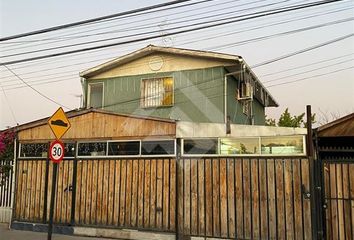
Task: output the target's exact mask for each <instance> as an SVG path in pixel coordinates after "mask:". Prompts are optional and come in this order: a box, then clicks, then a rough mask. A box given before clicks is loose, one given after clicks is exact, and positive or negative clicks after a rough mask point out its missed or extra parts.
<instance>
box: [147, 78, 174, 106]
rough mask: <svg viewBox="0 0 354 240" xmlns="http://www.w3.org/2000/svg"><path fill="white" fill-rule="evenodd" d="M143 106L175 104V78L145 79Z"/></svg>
mask: <svg viewBox="0 0 354 240" xmlns="http://www.w3.org/2000/svg"><path fill="white" fill-rule="evenodd" d="M141 84H142V87H141V107H144V108H146V107H159V106H171V105H172V104H173V78H172V77H162V78H152V79H143V80H142V82H141Z"/></svg>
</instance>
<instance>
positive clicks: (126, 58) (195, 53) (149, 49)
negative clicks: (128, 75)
mask: <svg viewBox="0 0 354 240" xmlns="http://www.w3.org/2000/svg"><path fill="white" fill-rule="evenodd" d="M151 53H172V54H178V55H185V56H191V57H200V58H209V59H219V60H230V61H238V60H240V59H242V57H240V56H237V55H232V54H225V53H217V52H210V51H200V50H191V49H183V48H174V47H160V46H154V45H148V46H146V47H144V48H142V49H139V50H137V51H134V52H131V53H129V54H126V55H123V56H121V57H118V58H115V59H113V60H111V61H108V62H105V63H102V64H100V65H98V66H95V67H92V68H89V69H87V70H85V71H82V72H80V76H81V77H84V78H87V77H91V76H94V75H97V74H99V73H102V72H105V71H108V70H110V69H112V68H115V67H118V66H120V65H123V64H125V63H128V62H131V61H133V60H135V59H138V58H141V57H144V56H147V55H149V54H151Z"/></svg>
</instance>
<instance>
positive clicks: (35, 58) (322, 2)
mask: <svg viewBox="0 0 354 240" xmlns="http://www.w3.org/2000/svg"><path fill="white" fill-rule="evenodd" d="M337 1H343V0H331V1H319V2H316V3H313V4H309V5H306V6H304V5H301V6H298V5H297V6H294V7H292V8H286V9H281V10H276V11H273V12H267V13H262V14H259V15H256V16H252V17H246V18H242V19H237V20H233V21H228V22H222V23H215V24H211V25H207V26H202V27H196V28H192V29H186V30H181V31H177V32H173V33H166V34H161V35H158V36H149V37H145V38H140V39H132V40H127V41H123V42H117V43H111V44H105V45H100V46H94V47H88V48H83V49H76V50H71V51H67V52H59V53H53V54H49V55H42V56H37V57H32V58H26V59H20V60H14V61H8V62H4V63H3V64H6V65H11V64H16V63H20V62H26V61H33V60H38V59H43V58H50V57H56V56H62V55H68V54H73V53H78V52H84V51H91V50H96V49H102V48H107V47H112V46H118V45H124V44H128V43H134V42H140V41H144V40H151V39H156V38H160V37H162V36H163V37H166V36H172V35H176V34H181V33H186V32H192V31H198V30H201V29H205V28H211V27H217V26H222V25H225V24H230V23H233V22H239V21H245V20H249V19H253V18H259V17H264V16H269V15H273V14H279V13H284V12H289V11H295V10H299V9H303V8H308V7H314V6H319V5H323V4H328V3H333V2H337ZM42 50H43V49H42Z"/></svg>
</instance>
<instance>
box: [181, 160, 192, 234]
mask: <svg viewBox="0 0 354 240" xmlns="http://www.w3.org/2000/svg"><path fill="white" fill-rule="evenodd" d="M183 171H184V205H183V206H184V219H183V221H184V234H185V235H187V236H188V235H190V234H191V172H190V171H191V160H190V159H184V167H183Z"/></svg>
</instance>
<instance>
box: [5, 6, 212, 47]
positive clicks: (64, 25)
mask: <svg viewBox="0 0 354 240" xmlns="http://www.w3.org/2000/svg"><path fill="white" fill-rule="evenodd" d="M189 1H191V0H175V1H169V2H167V3H161V4H156V5H151V6H148V7H143V8H138V9H133V10H130V11H125V12H120V13H116V14H111V15H106V16H102V17H98V18H92V19H87V20H83V21H78V22H74V23H69V24H63V25H58V26H55V27H50V28H44V29H40V30H37V31H32V32H27V33H21V34H17V35H12V36H8V37H3V38H0V42H4V41H8V40H12V39H18V38H23V37H28V36H33V35H38V34H43V33H48V32H52V31H57V30H61V29H67V28H72V27H76V26H81V25H84V24H88V23H94V22H98V21H101V20H106V19H110V18H114V17H120V16H126V15H129V14H133V13H139V12H144V11H148V10H151V9H155V8H162V7H166V6H171V5H175V4H179V3H183V2H189ZM204 1H213V0H204ZM204 1H203V2H204Z"/></svg>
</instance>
